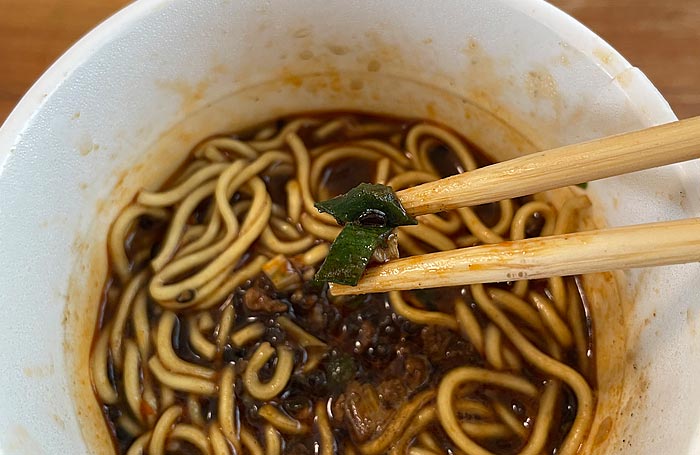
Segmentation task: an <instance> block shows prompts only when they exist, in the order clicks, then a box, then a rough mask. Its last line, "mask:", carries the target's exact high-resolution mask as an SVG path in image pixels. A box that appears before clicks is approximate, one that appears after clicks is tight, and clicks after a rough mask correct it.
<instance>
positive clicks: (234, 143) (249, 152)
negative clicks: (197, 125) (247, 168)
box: [194, 137, 258, 160]
mask: <svg viewBox="0 0 700 455" xmlns="http://www.w3.org/2000/svg"><path fill="white" fill-rule="evenodd" d="M208 147H213V148H216V149H223V150H226V151H228V152H233V153H235V154H236V155H238V156H239V157H241V158H247V159H249V160H252V159H255V158H257V156H258V152H257V151H256V150H255V149H254V148H253V147H251V145H249V144H247V143H245V142H243V141H239V140H238V139H233V138H230V137H215V138H213V139H209V140H208V141H206V142H204V143H203V144H201V145H200V146H199V147H197V148H196V149H195V151H194V155H195V156H199V155H201V153H202V152H204V151H205V149H206V148H208Z"/></svg>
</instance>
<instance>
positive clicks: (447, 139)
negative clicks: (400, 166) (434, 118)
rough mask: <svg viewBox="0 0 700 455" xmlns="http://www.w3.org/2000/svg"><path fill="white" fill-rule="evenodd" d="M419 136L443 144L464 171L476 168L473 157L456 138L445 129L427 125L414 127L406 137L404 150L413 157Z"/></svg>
mask: <svg viewBox="0 0 700 455" xmlns="http://www.w3.org/2000/svg"><path fill="white" fill-rule="evenodd" d="M421 136H429V137H433V138H435V139H437V140H439V141H440V142H442V143H443V144H445V145H446V146H447V147H448V148H449V149H450V150H451V151H452V153H454V154H455V156H456V157H457V159H458V160H459V161H460V162H461V163H462V165H463V166H464V170H465V171H473V170H474V169H476V168H477V164H476V161H475V160H474V157H473V156H472V154H471V153H470V152H469V150H468V149H467V147H466V146H465V145H464V143H463V142H462V141H461V140H460V139H459V138H458V137H456V136H455V135H453V134H452V133H450V132H449V131H447V130H445V129H442V128H439V127H437V126H434V125H429V124H427V123H420V124H418V125H416V126H414V127H413V128H411V129H410V131H409V132H408V134H407V135H406V150H407V151H408V153H409V154H410V155H412V156H413V157H417V153H418V139H419V138H420V137H421Z"/></svg>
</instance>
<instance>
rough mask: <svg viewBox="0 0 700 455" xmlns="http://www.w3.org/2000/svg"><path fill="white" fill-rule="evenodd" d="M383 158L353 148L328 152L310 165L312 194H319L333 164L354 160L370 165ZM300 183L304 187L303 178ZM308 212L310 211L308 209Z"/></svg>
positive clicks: (336, 148) (366, 150)
mask: <svg viewBox="0 0 700 455" xmlns="http://www.w3.org/2000/svg"><path fill="white" fill-rule="evenodd" d="M290 145H291V144H290ZM381 157H382V155H381V153H379V152H376V151H374V150H368V149H366V148H361V147H353V146H340V147H333V149H331V150H328V151H327V152H326V153H324V154H323V155H321V156H319V157H318V158H316V159H315V160H314V161H313V163H312V164H311V165H310V168H309V177H308V181H309V189H310V194H313V193H317V192H318V188H319V185H320V184H321V180H322V174H323V171H324V170H325V169H327V168H328V167H329V165H330V164H331V163H334V162H336V161H341V160H346V159H349V158H352V159H353V160H362V161H366V162H367V163H368V164H370V163H375V162H377V160H379V159H381ZM300 183H301V185H302V187H303V186H304V183H303V181H301V178H300ZM302 191H303V190H302ZM306 210H307V211H308V210H309V209H308V207H307V209H306Z"/></svg>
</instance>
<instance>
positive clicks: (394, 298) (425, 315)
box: [389, 291, 457, 330]
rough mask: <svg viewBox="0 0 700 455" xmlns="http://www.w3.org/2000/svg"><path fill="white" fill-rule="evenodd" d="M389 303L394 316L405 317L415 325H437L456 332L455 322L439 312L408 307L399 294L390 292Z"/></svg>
mask: <svg viewBox="0 0 700 455" xmlns="http://www.w3.org/2000/svg"><path fill="white" fill-rule="evenodd" d="M389 302H390V303H391V307H392V309H393V310H394V312H396V314H398V315H400V316H403V317H405V318H406V319H408V320H409V321H411V322H415V323H416V324H426V325H431V324H432V325H439V326H443V327H447V328H449V329H452V330H457V320H456V319H455V318H454V316H451V315H449V314H446V313H442V312H440V311H426V310H419V309H417V308H414V307H412V306H410V305H409V304H408V303H406V301H405V300H404V299H403V297H402V296H401V292H399V291H392V292H390V293H389Z"/></svg>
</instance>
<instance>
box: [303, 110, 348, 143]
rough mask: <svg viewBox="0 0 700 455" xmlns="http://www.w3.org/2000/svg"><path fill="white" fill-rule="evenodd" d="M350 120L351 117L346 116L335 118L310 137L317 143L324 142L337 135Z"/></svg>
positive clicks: (317, 129)
mask: <svg viewBox="0 0 700 455" xmlns="http://www.w3.org/2000/svg"><path fill="white" fill-rule="evenodd" d="M351 120H352V117H348V116H343V117H338V118H335V119H333V120H331V121H328V122H326V123H324V124H323V125H321V126H319V127H318V128H316V130H315V131H314V133H313V134H312V136H313V138H314V139H315V140H317V141H323V140H326V139H327V138H328V137H329V136H332V135H334V134H337V133H338V132H340V130H342V129H343V128H345V127H346V126H347V124H348V122H350V121H351Z"/></svg>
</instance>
